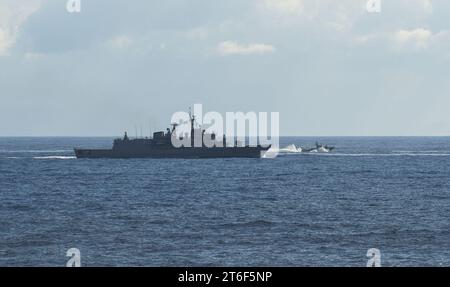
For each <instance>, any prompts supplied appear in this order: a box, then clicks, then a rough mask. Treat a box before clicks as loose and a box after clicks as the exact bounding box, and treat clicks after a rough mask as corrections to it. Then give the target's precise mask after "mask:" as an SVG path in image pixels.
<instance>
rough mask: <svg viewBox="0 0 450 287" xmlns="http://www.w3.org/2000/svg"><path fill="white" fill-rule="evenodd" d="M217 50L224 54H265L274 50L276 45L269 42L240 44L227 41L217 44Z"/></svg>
mask: <svg viewBox="0 0 450 287" xmlns="http://www.w3.org/2000/svg"><path fill="white" fill-rule="evenodd" d="M217 51H218V52H219V53H220V54H222V55H230V54H240V55H248V54H265V53H272V52H274V51H275V47H273V46H272V45H267V44H257V43H255V44H239V43H237V42H232V41H225V42H222V43H220V44H219V45H218V46H217Z"/></svg>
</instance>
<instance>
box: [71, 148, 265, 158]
mask: <svg viewBox="0 0 450 287" xmlns="http://www.w3.org/2000/svg"><path fill="white" fill-rule="evenodd" d="M268 149H269V148H264V147H261V146H257V147H225V148H223V147H213V148H206V147H201V148H190V147H180V148H174V147H170V148H146V149H127V150H117V149H75V155H76V157H77V158H260V157H261V156H262V155H263V154H264V152H265V151H267V150H268Z"/></svg>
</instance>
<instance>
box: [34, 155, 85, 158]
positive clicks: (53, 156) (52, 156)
mask: <svg viewBox="0 0 450 287" xmlns="http://www.w3.org/2000/svg"><path fill="white" fill-rule="evenodd" d="M33 158H34V159H76V158H77V157H76V156H61V155H51V156H35V157H33Z"/></svg>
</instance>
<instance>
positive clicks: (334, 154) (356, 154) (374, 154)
mask: <svg viewBox="0 0 450 287" xmlns="http://www.w3.org/2000/svg"><path fill="white" fill-rule="evenodd" d="M314 155H321V156H373V157H377V156H380V157H382V156H395V157H402V156H450V153H314Z"/></svg>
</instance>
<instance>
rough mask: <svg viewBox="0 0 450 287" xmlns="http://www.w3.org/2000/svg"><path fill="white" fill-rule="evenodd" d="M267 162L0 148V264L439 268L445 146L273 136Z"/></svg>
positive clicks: (448, 237) (75, 141) (96, 143)
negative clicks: (277, 140) (72, 253)
mask: <svg viewBox="0 0 450 287" xmlns="http://www.w3.org/2000/svg"><path fill="white" fill-rule="evenodd" d="M316 140H319V141H320V142H324V143H327V144H330V145H334V146H336V150H335V151H333V152H332V153H329V154H318V153H311V154H301V153H296V152H294V151H295V150H293V149H292V148H291V151H292V152H287V153H284V154H282V155H280V156H278V157H277V158H275V159H204V160H203V159H198V160H182V159H170V160H161V159H132V160H121V159H116V160H113V159H99V160H92V159H80V160H78V159H75V158H74V154H73V151H72V148H73V147H74V146H77V147H109V146H110V145H111V141H112V139H111V138H0V266H65V264H66V262H67V260H68V259H69V258H68V257H66V251H67V250H68V249H69V248H78V249H79V250H80V252H81V264H82V266H365V265H366V263H367V260H368V258H367V256H366V253H367V250H368V249H369V248H378V249H379V250H380V252H381V265H382V266H411V265H413V266H450V180H449V178H450V138H449V137H425V138H420V137H401V138H394V137H380V138H377V137H369V138H359V137H347V138H346V137H343V138H340V137H330V138H308V137H295V138H282V140H281V146H282V147H285V146H288V145H290V144H294V145H295V146H297V147H298V146H312V145H313V144H314V142H315V141H316Z"/></svg>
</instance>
